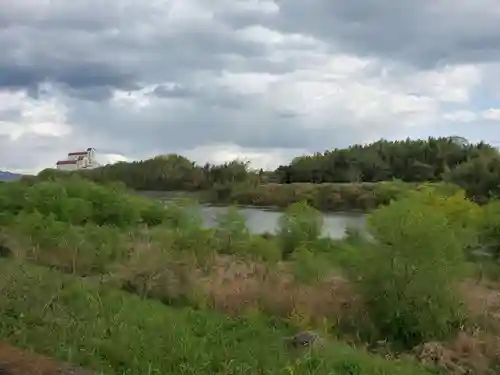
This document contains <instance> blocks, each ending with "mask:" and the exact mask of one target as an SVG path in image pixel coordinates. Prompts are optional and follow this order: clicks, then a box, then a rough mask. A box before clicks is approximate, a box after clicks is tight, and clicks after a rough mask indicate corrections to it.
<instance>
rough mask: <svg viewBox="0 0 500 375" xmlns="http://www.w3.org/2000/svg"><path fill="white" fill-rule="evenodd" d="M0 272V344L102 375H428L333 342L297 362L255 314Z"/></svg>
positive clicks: (6, 264) (43, 275) (41, 271)
mask: <svg viewBox="0 0 500 375" xmlns="http://www.w3.org/2000/svg"><path fill="white" fill-rule="evenodd" d="M0 272H1V274H2V275H3V277H2V278H3V280H2V283H1V284H0V285H1V290H2V296H1V297H0V300H1V303H0V307H1V310H0V314H1V321H0V327H1V330H0V336H1V338H2V340H5V341H7V342H9V343H11V344H14V345H16V346H19V347H23V348H32V349H34V350H35V351H37V352H40V353H45V354H49V355H52V356H54V357H56V358H59V359H62V360H67V361H71V362H74V363H78V364H81V365H83V366H86V367H88V368H91V369H94V370H97V371H103V372H104V373H106V374H109V375H112V374H120V375H122V374H164V375H166V374H207V375H208V374H210V375H212V374H318V375H321V374H339V375H342V374H346V375H347V374H359V375H364V374H366V375H368V374H370V375H371V374H391V375H399V374H401V375H413V374H414V375H420V374H421V375H424V374H430V372H427V371H425V370H424V369H423V368H419V366H417V365H416V364H413V365H412V364H409V363H404V362H398V361H385V360H383V359H382V358H379V357H376V356H373V355H369V354H367V353H365V352H363V351H357V350H355V349H353V348H350V347H348V346H347V345H345V344H341V343H338V342H335V341H331V342H330V343H328V344H327V345H326V346H325V348H324V349H322V350H321V351H318V352H317V353H313V355H312V356H310V357H302V358H300V359H298V360H296V361H295V360H293V358H292V357H291V356H290V354H288V353H287V352H286V351H285V348H284V345H283V338H284V337H285V336H288V335H290V334H291V333H292V332H293V331H292V329H290V328H287V327H286V326H285V325H283V324H282V323H279V322H276V321H273V320H272V319H268V318H265V317H263V316H260V315H254V316H244V317H227V316H223V315H221V314H220V313H216V312H210V311H196V310H193V309H192V308H179V307H178V308H173V307H168V306H165V305H163V304H161V303H159V302H156V301H152V300H144V299H141V298H139V297H137V296H134V295H131V294H128V293H125V292H122V291H118V290H114V289H112V288H108V287H103V286H102V285H100V284H99V282H95V281H90V280H82V279H80V278H78V277H75V276H63V275H61V274H60V273H58V272H56V271H50V270H48V269H46V268H42V267H37V266H33V265H26V264H19V263H17V262H12V261H2V262H1V263H0Z"/></svg>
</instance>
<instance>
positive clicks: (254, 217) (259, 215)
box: [202, 206, 365, 238]
mask: <svg viewBox="0 0 500 375" xmlns="http://www.w3.org/2000/svg"><path fill="white" fill-rule="evenodd" d="M226 210H227V207H214V206H203V207H202V215H203V220H204V222H205V225H206V226H207V227H211V226H213V225H215V217H216V215H217V214H219V213H222V212H224V211H226ZM240 213H241V214H242V215H243V217H245V219H246V223H247V226H248V229H250V231H251V232H253V233H264V232H271V233H272V232H274V231H275V230H276V228H277V226H278V222H279V218H280V216H281V215H282V213H281V212H278V211H272V210H266V209H261V208H255V207H242V208H240ZM347 227H354V228H359V229H364V228H365V217H364V215H361V214H350V213H332V214H324V224H323V231H324V235H327V236H329V237H332V238H341V237H343V236H344V232H345V229H346V228H347Z"/></svg>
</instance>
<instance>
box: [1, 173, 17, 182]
mask: <svg viewBox="0 0 500 375" xmlns="http://www.w3.org/2000/svg"><path fill="white" fill-rule="evenodd" d="M21 177H22V175H20V174H17V173H11V172H4V171H0V181H14V180H19V179H20V178H21Z"/></svg>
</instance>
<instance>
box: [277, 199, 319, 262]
mask: <svg viewBox="0 0 500 375" xmlns="http://www.w3.org/2000/svg"><path fill="white" fill-rule="evenodd" d="M322 230H323V215H322V214H321V213H320V212H319V211H317V210H316V209H314V208H312V207H310V206H308V205H307V203H305V202H298V203H294V204H292V205H290V206H289V207H288V208H287V210H286V211H285V213H284V214H283V215H282V216H281V217H280V220H279V229H278V234H277V235H278V239H279V240H280V242H281V246H282V254H283V258H285V259H286V258H288V257H290V256H291V255H292V254H293V252H294V251H295V250H296V249H297V248H299V247H300V246H306V247H308V248H311V247H314V244H315V243H316V241H317V240H318V239H319V237H320V236H321V233H322Z"/></svg>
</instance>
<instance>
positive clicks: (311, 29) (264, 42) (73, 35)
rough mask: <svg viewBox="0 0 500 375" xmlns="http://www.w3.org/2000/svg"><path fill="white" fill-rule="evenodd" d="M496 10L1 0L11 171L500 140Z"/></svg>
mask: <svg viewBox="0 0 500 375" xmlns="http://www.w3.org/2000/svg"><path fill="white" fill-rule="evenodd" d="M499 25H500V5H499V3H498V0H420V1H401V0H370V1H368V0H358V1H353V0H276V1H274V2H273V1H270V0H71V1H70V0H51V1H49V0H17V1H12V0H0V51H1V54H0V170H10V171H20V172H37V171H39V170H40V169H43V168H46V167H51V166H52V167H53V166H54V165H55V162H56V161H57V160H58V159H60V158H64V156H65V155H66V154H67V153H68V152H70V151H78V150H80V149H85V148H87V147H94V148H96V149H97V151H98V153H99V158H100V161H101V162H107V161H115V160H133V159H142V158H148V157H151V156H155V155H158V154H164V153H181V154H183V155H185V156H187V157H189V158H191V159H194V160H196V161H197V162H200V163H204V162H207V161H209V162H223V161H226V160H231V159H234V158H236V157H239V158H245V159H247V160H250V161H252V163H253V166H255V167H268V168H271V167H275V166H276V165H277V164H279V163H283V162H287V161H289V160H290V158H291V157H293V156H296V155H300V154H304V153H311V152H315V151H324V150H325V149H331V148H335V147H343V146H347V145H348V144H351V143H364V142H369V141H373V140H376V139H379V138H381V137H384V138H387V139H396V138H405V137H407V136H410V137H427V136H430V135H433V136H439V135H460V136H464V137H466V138H468V139H469V140H471V141H477V140H481V139H482V140H485V141H487V142H491V143H495V144H496V145H500V26H499Z"/></svg>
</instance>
